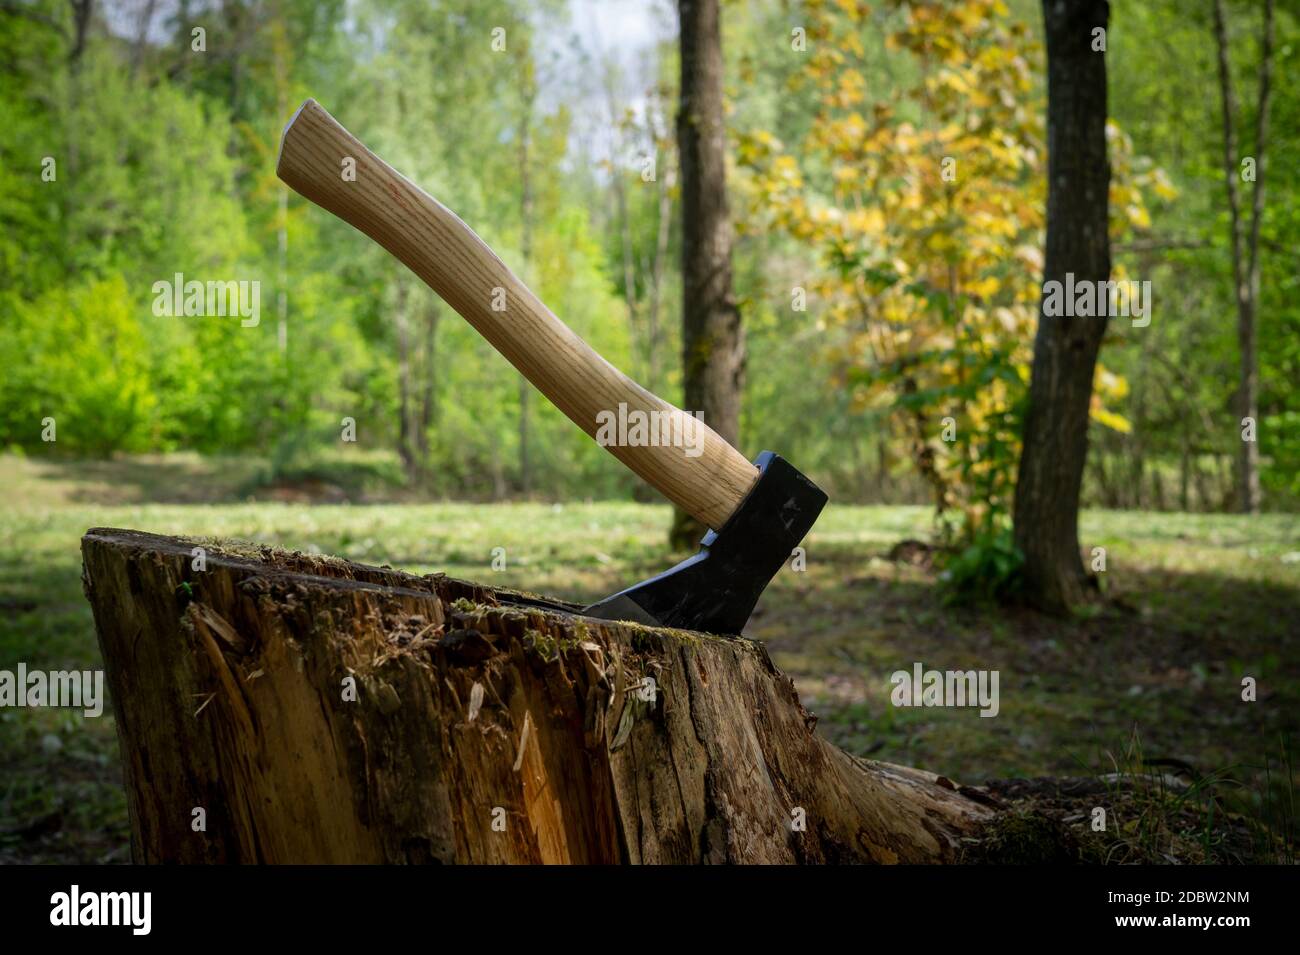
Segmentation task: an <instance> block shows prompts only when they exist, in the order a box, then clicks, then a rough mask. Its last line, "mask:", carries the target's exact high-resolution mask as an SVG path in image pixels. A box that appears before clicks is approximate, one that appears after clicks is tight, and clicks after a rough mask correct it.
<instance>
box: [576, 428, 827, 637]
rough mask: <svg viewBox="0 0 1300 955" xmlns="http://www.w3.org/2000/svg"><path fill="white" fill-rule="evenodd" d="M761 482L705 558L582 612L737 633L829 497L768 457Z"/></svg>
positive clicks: (762, 459)
mask: <svg viewBox="0 0 1300 955" xmlns="http://www.w3.org/2000/svg"><path fill="white" fill-rule="evenodd" d="M754 466H755V467H757V468H758V471H759V476H758V480H757V481H756V482H755V483H754V486H753V487H752V488H751V489H750V491H749V494H748V495H747V496H746V497H745V499H744V500H743V501H742V502H741V504H740V506H739V507H738V508H736V510H735V512H734V513H732V515H731V517H729V518H728V519H727V522H726V523H725V524H723V525H722V527H721V528H720V529H718V530H716V531H709V532H708V533H707V534H705V535H704V539H703V540H701V541H700V551H699V553H698V554H696V555H695V556H693V557H690V558H688V559H687V560H684V561H682V562H681V563H680V564H678V565H677V566H676V567H674V568H672V569H671V570H667V571H664V572H663V573H662V574H659V575H658V576H656V577H651V578H650V579H649V580H643V581H642V582H641V583H639V584H636V585H634V586H632V587H629V588H627V590H622V591H619V592H618V593H616V594H614V595H613V596H610V597H606V598H605V599H604V600H601V601H598V602H597V603H594V604H592V605H591V606H590V607H587V608H586V609H585V610H583V613H584V614H586V615H587V616H589V617H599V618H601V619H603V620H632V621H635V622H637V623H643V624H646V625H647V626H652V627H676V628H679V629H682V630H699V631H703V632H705V633H726V634H738V633H740V631H741V630H742V629H743V628H744V626H745V623H746V621H748V620H749V615H750V613H752V612H753V610H754V605H755V604H756V603H758V598H759V595H760V594H762V592H763V589H764V588H765V587H766V586H767V585H768V582H769V581H771V579H772V578H773V577H774V576H776V572H777V571H778V570H780V569H781V565H782V564H784V563H785V562H786V560H787V559H788V558H789V557H790V554H791V552H792V551H793V550H794V549H795V547H797V546H798V545H799V542H800V541H801V540H803V538H804V535H805V534H807V533H808V531H809V529H810V528H811V527H812V526H813V522H815V521H816V520H817V515H818V514H820V513H821V510H822V508H823V507H824V506H825V505H826V494H825V493H824V492H823V491H822V489H821V488H819V487H818V486H817V485H816V484H814V483H813V482H812V481H810V480H808V478H806V477H804V475H803V474H802V473H801V472H800V471H799V470H798V469H796V468H795V467H793V466H792V465H791V464H790V463H789V462H788V461H786V460H785V459H783V458H781V457H780V456H779V455H776V454H773V453H772V452H771V451H764V452H763V453H762V454H760V455H759V456H758V459H757V460H756V461H754Z"/></svg>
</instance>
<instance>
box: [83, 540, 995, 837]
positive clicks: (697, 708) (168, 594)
mask: <svg viewBox="0 0 1300 955" xmlns="http://www.w3.org/2000/svg"><path fill="white" fill-rule="evenodd" d="M198 546H199V545H197V544H196V543H195V542H193V541H186V540H179V539H176V538H170V537H158V536H154V535H150V534H142V533H139V532H135V531H124V530H111V529H102V528H101V529H93V530H91V531H88V532H87V534H86V536H85V537H84V538H83V540H82V556H83V560H84V572H83V582H84V587H85V591H86V595H87V597H88V599H89V600H90V603H91V605H92V608H93V610H94V617H95V626H96V630H97V631H98V634H99V641H100V647H101V649H102V651H103V657H104V663H105V669H106V671H107V676H108V682H109V689H110V693H111V698H112V701H113V708H114V713H115V716H116V720H117V728H118V736H119V740H120V744H121V752H122V762H123V765H124V775H125V783H126V789H127V794H128V806H129V812H130V818H131V829H132V837H131V841H132V853H133V857H134V859H135V861H136V862H140V863H156V862H185V863H193V862H294V863H319V862H340V863H341V862H347V863H369V862H421V863H423V862H444V863H451V862H462V863H486V862H625V863H655V862H665V863H667V862H674V863H675V862H680V863H698V862H729V863H748V862H773V863H794V862H891V863H892V862H949V861H957V860H959V859H960V858H961V857H962V853H963V850H964V849H965V848H967V847H968V846H971V845H973V844H974V843H973V842H968V841H967V840H970V839H973V838H974V839H977V838H978V836H977V834H978V833H979V832H980V831H981V830H982V828H983V826H984V825H985V824H986V823H987V822H989V821H991V820H993V819H994V818H995V817H997V816H998V815H999V813H998V808H997V807H998V804H997V803H996V801H994V800H993V799H991V798H989V797H988V796H987V795H986V794H985V793H984V792H983V791H981V790H976V789H971V788H968V787H962V786H957V785H954V784H953V783H952V782H951V781H949V780H947V779H945V778H943V777H939V776H935V775H933V774H931V773H925V772H920V771H918V770H913V769H906V768H903V767H898V766H893V765H890V764H886V763H879V762H874V761H870V760H862V759H857V758H855V757H852V756H849V755H847V754H846V753H844V752H842V751H841V750H839V749H836V748H835V747H834V746H831V745H830V744H829V743H827V742H825V741H824V740H823V739H821V738H820V737H819V736H817V735H816V734H815V732H814V731H813V724H814V722H815V720H814V718H813V717H811V716H810V715H809V714H808V713H807V712H806V711H805V710H804V709H803V707H802V706H801V705H800V703H799V699H798V697H797V696H796V694H795V691H794V686H793V684H792V683H791V681H790V680H789V678H787V677H786V676H784V675H783V674H782V673H781V672H780V671H778V670H777V669H776V668H775V667H774V666H773V665H772V662H771V660H770V659H769V658H768V655H767V652H766V650H765V649H764V647H763V645H762V644H759V643H754V642H752V641H749V640H746V639H743V638H739V637H734V638H728V637H715V636H705V635H702V634H695V633H687V632H684V631H676V630H655V629H650V628H646V627H641V626H637V625H635V624H623V623H610V622H607V621H597V620H593V619H587V618H580V617H576V616H573V615H572V611H573V610H574V609H576V608H574V607H573V606H571V605H565V604H561V603H558V602H555V601H547V600H542V599H539V598H536V597H531V596H525V595H522V594H518V593H514V592H509V591H496V590H492V589H489V588H486V587H482V586H479V585H475V584H471V583H465V582H462V581H458V580H453V579H451V578H448V577H446V576H443V575H431V576H427V577H414V576H410V575H407V574H403V573H400V572H398V571H394V570H391V569H388V568H376V567H367V566H363V565H359V564H352V563H348V562H345V561H342V560H338V559H334V558H328V557H320V556H309V555H304V554H298V553H292V554H291V553H286V552H282V551H275V550H272V549H271V548H268V547H258V546H255V545H241V546H239V547H233V546H227V547H218V546H217V545H214V544H212V543H210V542H204V543H203V544H202V548H203V550H199V549H197V548H198ZM196 555H201V556H196ZM200 560H202V563H200V562H199V561H200ZM198 810H202V812H199V811H198Z"/></svg>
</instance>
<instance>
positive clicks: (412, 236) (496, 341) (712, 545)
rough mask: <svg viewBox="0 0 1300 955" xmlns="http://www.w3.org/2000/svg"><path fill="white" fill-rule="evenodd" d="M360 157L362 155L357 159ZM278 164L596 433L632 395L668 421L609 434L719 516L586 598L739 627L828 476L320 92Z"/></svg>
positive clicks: (635, 462)
mask: <svg viewBox="0 0 1300 955" xmlns="http://www.w3.org/2000/svg"><path fill="white" fill-rule="evenodd" d="M349 160H350V162H349ZM276 175H278V176H279V177H280V179H282V180H283V181H284V182H285V183H286V184H287V185H288V186H289V187H290V188H292V189H293V190H294V191H295V192H298V193H300V194H301V195H303V196H305V197H306V198H308V199H310V200H311V201H312V202H314V203H316V204H317V205H318V206H320V207H321V208H323V209H326V210H328V211H329V212H332V213H334V215H336V216H338V217H339V218H340V219H342V220H343V221H344V222H347V223H348V224H350V225H352V226H354V227H355V228H357V229H359V230H361V231H362V232H364V233H365V234H366V235H368V236H370V238H372V239H374V240H375V241H376V242H378V243H379V244H380V245H381V246H383V247H384V248H385V249H387V250H388V251H389V252H391V253H392V254H393V255H394V256H395V257H396V258H397V259H398V260H399V261H401V262H402V263H403V264H404V265H406V266H407V268H409V269H410V270H411V271H412V272H414V273H415V274H416V275H418V276H419V277H420V278H421V279H422V280H423V281H424V282H425V284H427V285H428V286H429V287H430V288H431V289H433V290H434V291H435V292H437V293H438V294H439V295H440V296H441V297H442V298H443V299H444V300H445V301H446V302H447V304H448V305H450V306H451V307H452V308H454V309H455V310H456V311H457V312H459V313H460V314H461V315H462V316H463V317H464V318H465V320H466V321H467V322H469V323H470V324H471V325H473V326H474V328H475V329H476V330H477V331H478V332H479V334H481V335H482V336H483V337H484V338H486V339H487V340H488V341H489V342H490V343H491V344H492V346H493V347H494V348H496V350H497V351H499V352H500V353H501V354H502V355H503V356H505V358H506V360H507V361H509V362H510V364H512V365H514V366H515V367H516V368H517V369H519V371H520V372H521V373H522V374H523V376H524V377H525V378H527V379H528V380H529V381H530V382H532V383H533V385H534V386H536V387H537V389H538V390H539V391H541V392H542V394H544V395H545V396H546V397H547V398H548V399H550V401H551V402H552V403H553V404H554V405H555V406H556V407H557V408H559V409H560V410H561V411H563V412H564V413H565V414H566V415H567V416H568V417H569V419H570V420H571V421H573V423H574V424H576V425H577V426H578V427H580V428H581V429H582V430H583V431H585V432H587V434H589V435H591V436H592V437H593V438H594V437H596V434H597V431H598V430H599V428H598V426H599V423H600V421H601V417H602V415H603V416H605V417H606V418H607V417H608V416H609V415H611V414H613V413H615V412H616V410H617V409H619V408H620V405H624V406H626V409H627V414H628V417H629V418H631V415H632V413H633V412H640V413H641V414H642V415H644V418H643V419H642V420H648V421H660V422H666V423H667V424H668V425H669V428H668V429H667V430H669V431H671V433H672V434H675V435H684V434H690V435H692V438H693V439H698V438H700V436H701V435H702V437H703V440H702V441H699V440H692V442H691V445H692V447H691V450H692V451H695V450H699V454H698V456H694V457H691V456H687V454H686V453H685V452H684V450H683V448H681V447H672V446H665V445H664V444H663V443H662V442H660V443H658V444H646V445H642V446H627V445H625V444H617V443H615V444H610V445H607V450H609V451H610V452H611V453H612V454H613V455H614V456H615V457H616V458H618V459H619V460H620V461H622V462H623V463H624V464H625V465H627V466H628V467H629V468H631V469H632V470H633V471H634V472H635V473H636V474H637V475H638V476H640V477H641V478H642V479H643V480H645V481H646V482H647V483H649V484H651V485H652V486H654V487H655V488H656V489H658V490H659V491H660V492H661V493H662V494H663V495H664V496H665V497H667V498H668V499H669V500H670V501H672V502H673V503H674V504H677V505H678V506H679V507H681V508H682V509H683V510H685V511H686V512H687V513H689V514H691V515H693V516H694V517H696V518H697V519H698V520H700V521H701V522H702V523H703V524H705V525H706V526H708V527H709V528H712V529H711V530H710V531H709V532H708V533H707V534H706V535H705V536H704V538H703V540H701V542H700V549H699V552H698V553H697V554H695V555H694V556H693V557H690V558H688V559H687V560H685V561H683V562H682V563H680V564H678V565H677V566H676V567H673V568H672V569H671V570H668V571H665V572H664V573H662V574H659V575H658V576H656V577H652V578H650V579H649V580H645V581H642V582H641V583H639V584H635V585H634V586H632V587H629V588H628V589H626V590H623V591H620V592H619V593H616V594H614V595H612V596H610V597H606V598H605V599H604V600H601V601H599V602H597V603H595V604H592V605H591V606H590V607H587V608H585V609H584V610H583V613H584V614H587V615H589V616H593V617H599V618H602V619H606V620H631V621H635V622H637V623H642V624H647V625H649V626H657V627H677V628H681V629H684V630H699V631H704V632H708V633H723V634H739V633H740V631H741V629H742V628H743V627H744V626H745V622H746V621H747V620H748V619H749V615H750V613H751V612H752V611H753V609H754V605H755V604H756V603H757V602H758V598H759V595H760V594H761V593H762V592H763V588H765V587H766V586H767V584H768V582H769V581H770V580H771V579H772V578H773V577H774V576H775V575H776V572H777V571H778V570H780V569H781V565H782V564H783V563H785V560H786V558H788V557H789V556H790V553H791V551H793V549H794V548H795V547H796V546H797V545H798V544H799V542H800V541H801V540H803V537H804V535H805V534H807V533H808V530H809V529H810V528H811V527H812V525H813V522H814V521H815V520H816V519H817V515H818V514H819V513H820V512H821V509H822V507H823V506H824V505H825V504H826V495H825V494H824V493H823V492H822V491H821V489H820V488H818V487H817V485H815V484H813V482H812V481H810V480H809V479H808V478H806V477H805V476H804V475H803V474H801V473H800V472H799V471H798V470H796V469H795V468H794V467H793V466H791V465H790V464H789V463H788V462H786V461H785V460H784V459H782V458H781V457H779V456H778V455H776V454H773V453H772V452H770V451H764V452H763V453H762V454H761V455H759V456H758V458H757V459H756V460H755V461H754V462H753V463H751V462H750V461H749V460H747V459H746V458H745V457H744V455H742V454H741V453H740V452H739V451H737V450H736V449H735V448H733V447H732V446H731V445H730V444H728V443H727V442H726V441H724V440H723V439H722V438H721V437H719V436H718V434H717V433H716V432H714V431H713V430H712V429H711V428H709V427H708V426H707V425H706V424H705V423H704V422H701V421H698V420H696V419H695V418H694V417H693V416H691V415H688V414H686V413H685V412H683V411H681V410H679V409H678V408H675V407H673V406H672V405H670V404H669V403H668V402H666V401H664V400H663V399H662V398H659V397H657V396H655V395H653V394H651V393H650V392H649V391H647V390H646V389H644V388H642V387H641V386H640V385H638V384H637V383H636V382H634V381H632V380H631V379H630V378H628V377H627V376H626V375H624V374H623V373H622V372H620V371H619V370H618V369H617V368H615V367H614V366H613V365H611V364H610V363H609V362H607V361H606V360H605V359H604V358H602V357H600V355H598V354H597V353H596V352H595V351H594V350H592V348H591V346H589V345H588V344H587V343H586V342H584V341H583V340H582V339H581V338H579V337H578V336H577V335H576V334H574V332H573V330H572V329H570V328H569V327H568V326H567V325H565V324H564V323H563V322H562V321H560V320H559V319H558V318H556V317H555V316H554V315H553V314H552V313H551V311H550V310H549V309H548V308H547V307H546V306H545V305H543V304H542V303H541V301H540V300H539V299H538V298H537V296H536V295H534V294H533V293H532V292H531V291H529V290H528V287H527V286H525V285H524V283H523V282H521V281H520V280H519V279H518V278H517V277H516V276H515V274H514V273H513V272H511V271H510V269H509V268H507V267H506V264H505V263H504V262H502V261H501V259H499V258H498V257H497V255H496V253H494V252H493V251H492V250H491V249H490V248H488V247H487V245H486V244H485V243H484V242H483V240H482V239H480V238H479V237H478V236H477V235H475V234H474V231H473V230H472V229H470V227H469V226H467V225H466V224H465V223H464V222H462V221H461V220H460V219H459V218H458V217H457V216H456V214H455V213H453V212H452V211H451V210H449V209H447V207H446V206H444V205H442V204H441V203H440V202H438V200H436V199H434V198H433V197H432V196H430V195H429V194H428V193H426V192H424V191H423V190H422V189H420V188H419V187H418V186H416V185H415V184H413V183H412V182H410V181H409V180H407V179H406V178H404V177H403V176H402V175H401V174H400V173H398V172H397V171H396V170H394V169H393V168H392V167H391V166H389V165H388V164H387V163H386V162H384V161H383V160H382V159H380V158H379V157H378V156H376V155H375V154H374V153H372V152H371V151H370V150H369V149H367V148H366V147H365V146H364V145H363V144H362V143H361V142H360V141H359V140H357V139H356V137H354V136H353V135H352V134H351V133H349V132H348V131H347V130H346V129H344V128H343V127H342V126H341V125H339V123H338V122H337V121H336V120H335V119H334V117H332V116H331V115H330V114H329V113H327V112H326V111H325V110H324V109H323V108H322V107H321V106H320V104H318V103H317V102H316V101H315V100H311V99H309V100H307V102H305V103H303V105H302V106H301V107H299V109H298V112H296V113H294V115H293V118H292V119H290V120H289V124H288V125H287V126H285V128H284V135H283V137H282V138H281V140H280V156H279V159H278V160H277V163H276Z"/></svg>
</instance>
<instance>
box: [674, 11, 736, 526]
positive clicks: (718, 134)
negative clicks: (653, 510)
mask: <svg viewBox="0 0 1300 955" xmlns="http://www.w3.org/2000/svg"><path fill="white" fill-rule="evenodd" d="M718 6H719V4H718V0H679V2H678V11H679V14H680V21H681V22H680V28H681V102H680V104H679V107H678V112H677V149H678V154H679V162H678V166H679V169H680V175H681V187H682V371H683V379H684V384H685V402H686V410H687V411H693V412H699V413H701V414H702V416H703V418H704V421H705V423H706V424H708V425H709V426H710V427H711V428H713V430H714V431H716V432H717V433H718V434H719V435H721V436H722V437H723V438H724V439H725V440H726V441H728V442H730V443H731V444H732V445H735V444H737V443H738V441H737V439H738V437H739V432H740V396H741V390H742V387H743V385H744V367H745V347H744V331H743V329H742V327H741V322H740V309H739V307H738V306H737V304H736V300H735V297H734V296H733V294H732V288H731V245H732V239H733V235H732V227H731V216H730V214H729V211H728V207H727V177H726V151H727V130H726V122H725V117H724V115H723V103H722V75H723V59H722V25H721V22H720V14H719V9H718ZM715 530H716V528H715ZM702 534H703V528H702V527H701V526H700V525H699V524H698V522H695V521H693V520H692V519H690V518H689V517H687V516H686V515H685V514H684V513H683V512H680V511H679V512H678V513H677V515H676V518H675V520H674V530H673V533H672V538H673V542H674V543H675V544H678V545H681V546H690V545H693V544H694V543H695V542H697V541H698V540H699V539H700V537H701V536H702Z"/></svg>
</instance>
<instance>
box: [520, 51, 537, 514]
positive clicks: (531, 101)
mask: <svg viewBox="0 0 1300 955" xmlns="http://www.w3.org/2000/svg"><path fill="white" fill-rule="evenodd" d="M536 102H537V83H536V78H535V76H534V73H533V61H532V57H531V54H530V53H529V52H528V48H527V47H525V48H524V52H523V54H522V59H521V60H520V113H519V184H520V190H519V224H520V233H521V235H520V246H521V248H520V251H521V253H522V254H523V260H524V272H525V274H530V273H531V272H532V267H533V181H532V177H531V175H530V167H531V151H532V137H533V110H534V106H535V104H536ZM530 277H531V274H530ZM517 377H518V387H519V492H520V493H521V494H522V495H523V496H524V497H527V496H528V495H529V494H530V493H532V489H533V469H532V462H531V460H530V458H529V453H528V445H529V399H530V398H531V397H532V390H533V386H532V385H530V384H529V383H528V379H527V378H525V377H524V376H523V375H518V376H517Z"/></svg>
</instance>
